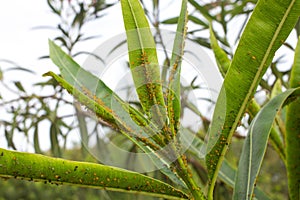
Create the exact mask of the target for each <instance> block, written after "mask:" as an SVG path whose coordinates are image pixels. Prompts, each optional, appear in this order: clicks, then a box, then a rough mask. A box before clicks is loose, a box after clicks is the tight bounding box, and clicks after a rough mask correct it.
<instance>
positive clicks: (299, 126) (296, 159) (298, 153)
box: [286, 38, 300, 200]
mask: <svg viewBox="0 0 300 200" xmlns="http://www.w3.org/2000/svg"><path fill="white" fill-rule="evenodd" d="M290 86H291V87H293V88H294V87H299V86H300V38H299V39H298V44H297V47H296V51H295V58H294V65H293V68H292V71H291V79H290ZM286 153H287V172H288V186H289V194H290V198H291V200H294V199H295V200H296V199H300V99H299V98H298V99H297V100H295V101H294V102H292V103H291V104H289V105H288V106H287V113H286Z"/></svg>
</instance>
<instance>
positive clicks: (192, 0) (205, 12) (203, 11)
mask: <svg viewBox="0 0 300 200" xmlns="http://www.w3.org/2000/svg"><path fill="white" fill-rule="evenodd" d="M189 3H190V4H192V5H193V6H194V7H195V8H196V9H197V10H198V11H199V12H200V13H201V14H202V15H203V16H204V17H205V18H206V19H208V20H210V21H212V20H217V19H216V17H215V16H212V15H211V14H210V13H209V10H208V9H207V8H205V6H201V5H200V4H198V3H197V2H196V1H195V0H189Z"/></svg>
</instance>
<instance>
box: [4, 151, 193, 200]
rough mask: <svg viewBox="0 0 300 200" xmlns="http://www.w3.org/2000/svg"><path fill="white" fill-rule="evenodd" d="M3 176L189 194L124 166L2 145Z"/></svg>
mask: <svg viewBox="0 0 300 200" xmlns="http://www.w3.org/2000/svg"><path fill="white" fill-rule="evenodd" d="M0 177H3V178H13V177H14V178H19V179H27V180H31V181H32V180H34V181H41V182H45V183H54V184H70V185H77V186H82V187H93V188H99V189H106V190H111V191H119V192H128V193H141V194H145V195H149V196H155V197H161V198H167V199H188V196H187V194H185V193H184V192H182V191H180V190H178V189H176V188H174V187H173V186H171V185H168V184H166V183H164V182H162V181H159V180H156V179H153V178H151V177H147V176H145V175H142V174H139V173H136V172H132V171H127V170H124V169H120V168H116V167H110V166H104V165H100V164H95V163H87V162H76V161H69V160H64V159H59V158H51V157H47V156H43V155H38V154H30V153H21V152H15V151H9V150H5V149H2V148H0Z"/></svg>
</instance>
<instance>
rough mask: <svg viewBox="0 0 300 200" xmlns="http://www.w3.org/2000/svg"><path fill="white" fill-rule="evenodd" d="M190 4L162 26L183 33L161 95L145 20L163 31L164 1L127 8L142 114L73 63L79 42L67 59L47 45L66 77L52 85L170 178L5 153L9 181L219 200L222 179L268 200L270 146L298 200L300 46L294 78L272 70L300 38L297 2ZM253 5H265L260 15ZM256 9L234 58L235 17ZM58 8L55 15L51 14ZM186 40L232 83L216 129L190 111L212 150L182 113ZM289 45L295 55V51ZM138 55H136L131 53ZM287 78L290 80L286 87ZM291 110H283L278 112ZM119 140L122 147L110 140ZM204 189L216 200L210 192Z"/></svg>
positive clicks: (222, 98)
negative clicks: (261, 95)
mask: <svg viewBox="0 0 300 200" xmlns="http://www.w3.org/2000/svg"><path fill="white" fill-rule="evenodd" d="M189 2H190V4H191V6H192V7H193V8H194V9H195V10H194V12H192V14H190V15H187V12H186V11H187V5H188V2H187V1H186V0H183V1H182V6H181V12H180V16H179V17H176V18H173V19H169V20H164V21H163V22H162V23H165V24H172V23H174V22H176V24H177V33H178V34H177V35H176V37H175V40H174V48H173V51H172V55H171V57H170V58H168V56H167V54H166V63H168V64H167V65H168V66H169V67H170V72H169V77H168V79H166V80H168V81H167V84H168V90H163V89H162V86H161V83H162V81H161V78H160V71H159V68H157V66H158V65H159V63H158V59H157V52H156V44H155V41H154V38H153V36H152V34H151V32H150V28H149V24H148V20H147V18H146V16H148V18H149V21H150V22H151V23H152V25H153V26H154V27H155V28H156V29H157V30H159V23H160V20H159V1H153V9H152V12H151V11H149V10H148V9H147V7H146V6H144V8H143V7H142V6H141V5H140V2H139V1H135V0H122V1H121V5H122V12H123V19H124V24H125V29H126V32H127V43H128V50H129V65H130V69H131V72H132V76H133V80H134V83H135V86H136V91H137V94H138V97H139V100H140V102H139V105H140V108H142V109H136V107H134V106H132V105H130V104H128V103H127V102H125V101H123V100H122V99H121V98H120V97H119V96H118V95H117V94H116V93H115V92H114V91H112V90H111V89H110V88H108V87H107V86H106V85H105V84H104V82H102V80H99V79H98V78H97V77H95V76H94V75H92V74H91V73H89V72H88V71H86V70H84V69H83V68H81V67H80V66H79V65H78V64H77V63H76V62H75V61H74V60H73V59H72V58H71V57H70V56H68V54H69V55H70V54H71V49H72V48H71V47H72V46H73V45H70V44H72V39H70V41H71V42H69V43H68V42H63V41H62V39H63V38H60V39H59V38H57V39H58V40H60V41H62V44H63V45H64V46H65V47H67V49H68V53H65V52H63V51H62V50H61V49H60V48H59V47H58V46H57V45H56V44H55V43H53V42H51V41H50V42H49V45H50V57H51V59H52V61H53V62H54V63H55V64H56V65H57V66H58V67H59V68H60V71H61V76H58V75H56V74H54V73H53V72H48V73H46V74H45V75H46V76H51V77H52V78H53V79H55V80H56V82H57V83H58V84H59V85H61V86H62V87H63V88H65V89H66V90H67V91H68V92H69V93H71V94H72V95H73V96H74V97H75V98H76V99H77V101H78V102H80V103H81V104H83V105H84V106H85V107H86V108H88V109H89V110H91V111H92V112H94V113H95V115H96V116H97V118H99V121H100V122H101V123H102V124H105V125H109V127H111V128H112V129H113V130H114V131H116V132H118V133H121V134H123V138H122V140H120V141H123V139H124V138H126V139H127V140H128V141H131V144H133V147H132V146H131V147H130V150H131V151H137V150H136V149H139V150H138V151H140V152H144V153H146V154H148V155H149V157H150V158H151V161H152V162H153V164H154V165H155V166H157V167H158V168H159V169H160V171H161V173H162V174H163V176H161V175H159V176H156V177H155V178H156V179H153V178H150V177H149V176H144V175H142V174H139V173H135V172H132V171H125V170H122V169H118V168H112V167H108V166H105V165H94V164H91V163H79V162H71V161H67V160H56V159H52V158H49V157H44V156H39V155H31V154H24V153H14V152H10V151H7V150H4V149H1V157H0V161H1V163H0V167H1V168H0V172H1V174H2V176H3V177H6V176H14V177H25V178H28V179H34V180H47V181H49V182H55V183H58V184H59V183H69V184H75V185H77V184H79V185H86V186H92V187H99V188H106V189H108V190H116V191H123V192H130V193H132V192H140V193H143V194H146V195H154V196H157V197H161V198H170V199H206V198H208V199H213V198H214V194H215V197H217V196H218V193H216V188H217V189H218V185H217V186H216V182H217V179H219V180H221V181H222V182H223V183H225V184H227V185H228V186H229V187H231V188H233V199H251V198H254V196H255V197H256V198H258V199H269V198H268V197H267V196H266V195H265V194H264V193H263V192H262V191H261V189H260V188H258V187H255V185H256V179H257V178H258V174H259V171H260V167H261V165H262V162H263V158H264V155H265V152H266V149H267V145H268V142H269V141H270V143H271V144H272V147H273V148H274V149H275V150H276V152H277V153H278V155H279V156H280V158H281V159H282V161H283V163H284V164H285V165H286V167H287V174H288V181H289V184H288V185H289V195H290V198H291V199H298V197H299V190H298V189H299V179H300V178H299V166H300V165H299V155H297V154H295V152H298V151H299V147H300V144H299V140H297V139H295V138H298V137H299V135H298V134H299V124H300V122H299V105H300V104H299V99H298V96H299V88H298V87H299V68H300V67H299V48H300V47H299V45H300V44H299V42H298V45H297V49H296V50H295V60H294V65H293V67H292V70H287V71H284V72H282V71H280V70H279V69H278V68H277V63H278V61H276V60H275V61H273V62H272V59H273V57H274V54H275V52H276V50H277V49H278V48H279V47H280V46H282V45H283V44H284V41H285V39H286V38H287V37H288V35H289V34H290V32H291V31H292V30H293V28H294V27H296V28H297V33H299V25H296V23H297V21H298V20H299V11H300V3H299V1H295V0H294V1H293V0H291V1H272V5H273V6H272V7H271V8H270V7H269V6H268V5H269V3H270V2H269V1H268V2H267V1H264V0H260V1H258V2H256V1H238V2H236V1H218V2H215V3H209V4H204V5H200V4H199V3H197V2H196V1H193V0H190V1H189ZM142 3H143V1H142ZM255 3H257V5H255V6H254V4H255ZM51 5H52V4H51ZM254 7H255V9H254V11H253V13H252V15H251V17H250V19H249V21H248V22H247V25H246V26H245V30H244V32H243V34H242V36H241V38H240V40H239V39H238V40H237V41H239V44H238V47H237V50H236V51H235V53H234V54H233V53H232V45H231V44H230V42H229V39H230V37H229V36H228V30H227V29H228V27H227V26H228V24H229V23H230V21H231V20H233V19H234V18H235V17H236V16H239V15H245V16H246V18H245V19H247V18H248V15H249V14H250V13H251V12H252V9H253V8H254ZM52 8H53V11H54V12H55V11H56V9H55V8H54V7H53V5H52ZM217 8H218V9H217ZM219 8H221V11H220V10H219ZM80 10H81V9H80ZM143 10H144V11H145V12H143ZM55 13H57V14H59V12H55ZM83 13H84V12H83ZM151 13H152V14H151ZM199 13H200V14H201V17H197V15H196V14H199ZM275 14H276V15H275ZM266 19H267V20H266ZM188 20H190V21H192V22H193V23H195V24H197V25H198V26H199V29H198V30H197V29H196V30H192V31H189V32H186V24H187V21H188ZM75 21H76V23H79V27H81V25H82V24H81V23H80V22H82V23H83V22H84V21H83V20H81V19H80V18H79V19H77V20H75V18H74V20H73V22H75ZM73 22H72V24H73ZM217 24H219V25H221V27H222V33H221V34H223V36H220V35H218V34H219V32H218V34H216V31H214V28H213V26H216V25H217ZM245 24H246V23H245ZM298 24H299V22H298ZM60 30H62V29H61V27H60ZM63 30H65V29H63ZM205 30H207V31H209V34H210V37H209V39H208V38H202V37H200V36H198V34H199V33H200V32H201V31H205ZM65 36H67V35H66V34H65ZM158 36H159V31H158ZM186 36H188V37H190V38H191V39H192V40H194V41H196V42H198V43H199V44H201V45H203V46H206V47H209V48H212V50H213V52H214V54H215V57H216V61H217V63H218V66H219V69H220V74H222V75H223V76H224V84H223V87H222V89H221V93H220V95H219V98H218V101H217V102H216V108H215V111H214V116H213V119H212V121H211V124H210V121H209V120H207V119H206V118H204V117H203V116H202V115H201V113H199V112H197V111H196V110H197V109H195V107H193V106H192V105H190V107H189V108H190V109H191V110H193V111H194V112H196V113H199V116H200V117H201V118H202V119H203V120H206V121H205V122H206V123H207V124H210V125H211V128H210V132H209V133H207V129H204V132H205V133H204V134H206V135H208V134H209V136H208V143H207V144H205V143H204V140H203V137H202V135H198V134H194V133H193V132H191V131H190V130H188V129H181V128H180V121H181V112H182V110H183V109H184V108H185V107H183V105H184V106H186V105H188V104H184V103H182V102H181V100H180V98H179V97H180V96H181V94H182V93H183V92H182V91H181V90H182V89H183V87H181V86H180V68H181V59H182V56H183V53H184V39H185V37H186ZM80 37H81V36H80ZM80 37H79V38H80ZM64 41H65V39H64ZM160 42H162V41H160ZM218 42H220V43H221V45H219V43H218ZM284 45H285V46H288V47H291V45H289V44H284ZM132 46H134V47H138V48H135V49H131V48H132ZM140 66H142V67H143V68H142V70H140V69H139V67H140ZM269 66H270V70H271V73H272V74H273V75H274V77H275V80H276V81H274V82H271V81H268V80H264V79H263V75H264V74H265V72H266V71H267V70H268V67H269ZM137 71H138V73H137ZM289 74H290V78H285V77H287V76H289ZM163 81H165V80H163ZM141 83H146V84H141ZM141 85H142V86H141ZM191 86H193V83H191ZM192 88H193V87H192ZM257 88H258V89H262V90H264V91H267V93H270V94H271V97H270V98H271V100H268V102H267V103H265V105H259V104H258V103H257V102H256V100H255V99H254V98H253V95H254V94H255V92H256V91H257ZM282 90H286V91H285V92H282ZM183 99H185V98H183ZM112 102H113V105H114V106H113V107H112ZM287 104H288V106H287V107H286V108H285V109H283V110H282V111H280V112H278V111H279V110H280V109H281V108H282V107H283V106H284V105H287ZM157 105H159V106H157ZM261 106H262V108H261ZM153 108H154V109H153ZM79 111H80V110H79ZM245 114H248V115H249V119H248V123H249V124H250V123H251V124H250V126H249V130H248V134H247V137H246V139H245V141H244V147H243V150H242V153H241V156H240V158H239V159H240V161H239V164H238V166H237V169H234V167H231V165H230V164H229V161H228V160H227V159H225V154H226V152H227V149H228V146H229V144H230V143H231V141H232V137H233V136H234V134H236V128H237V127H238V126H239V124H241V122H240V121H241V119H242V117H243V116H244V115H245ZM166 119H168V120H166ZM78 120H79V119H78ZM274 121H275V123H274V124H273V122H274ZM81 124H84V122H83V123H81ZM141 125H142V126H141ZM159 127H162V128H161V129H160V128H159ZM81 130H83V132H86V127H83V128H82V127H81ZM190 135H191V136H193V137H192V138H193V142H192V144H191V146H190V148H189V149H188V151H187V152H186V153H185V154H184V155H183V154H182V152H181V148H182V143H181V139H182V138H181V137H186V138H190V137H189V136H190ZM117 136H118V135H117ZM85 137H86V136H85ZM83 138H84V137H83ZM114 138H117V137H113V138H110V139H111V140H113V139H114ZM166 147H168V148H166ZM203 148H205V149H206V159H205V161H204V160H203V159H202V157H201V155H200V154H201V153H203V152H200V149H203ZM165 149H167V150H165ZM173 158H175V159H173ZM19 163H26V164H27V166H30V167H27V168H26V167H24V165H23V164H22V165H20V164H19ZM37 163H38V165H37ZM128 163H129V162H128ZM12 168H13V170H12ZM57 168H59V169H57ZM49 169H50V172H49ZM77 169H80V170H77ZM162 177H168V181H165V182H162V181H160V180H158V178H162ZM116 183H117V184H116ZM205 186H207V188H208V191H205V190H204V188H205ZM214 191H215V192H214Z"/></svg>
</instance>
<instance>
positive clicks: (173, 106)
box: [168, 0, 188, 135]
mask: <svg viewBox="0 0 300 200" xmlns="http://www.w3.org/2000/svg"><path fill="white" fill-rule="evenodd" d="M187 16H188V15H187V0H183V1H182V5H181V12H180V16H179V18H178V25H177V31H176V36H175V40H174V44H173V50H172V57H171V60H170V77H169V86H168V115H169V120H170V126H171V131H172V133H173V134H174V135H175V134H176V133H177V132H178V130H179V129H180V127H179V120H180V113H181V103H180V72H181V62H182V56H183V51H184V41H185V38H186V30H187V27H186V24H187V20H188V19H187Z"/></svg>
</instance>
